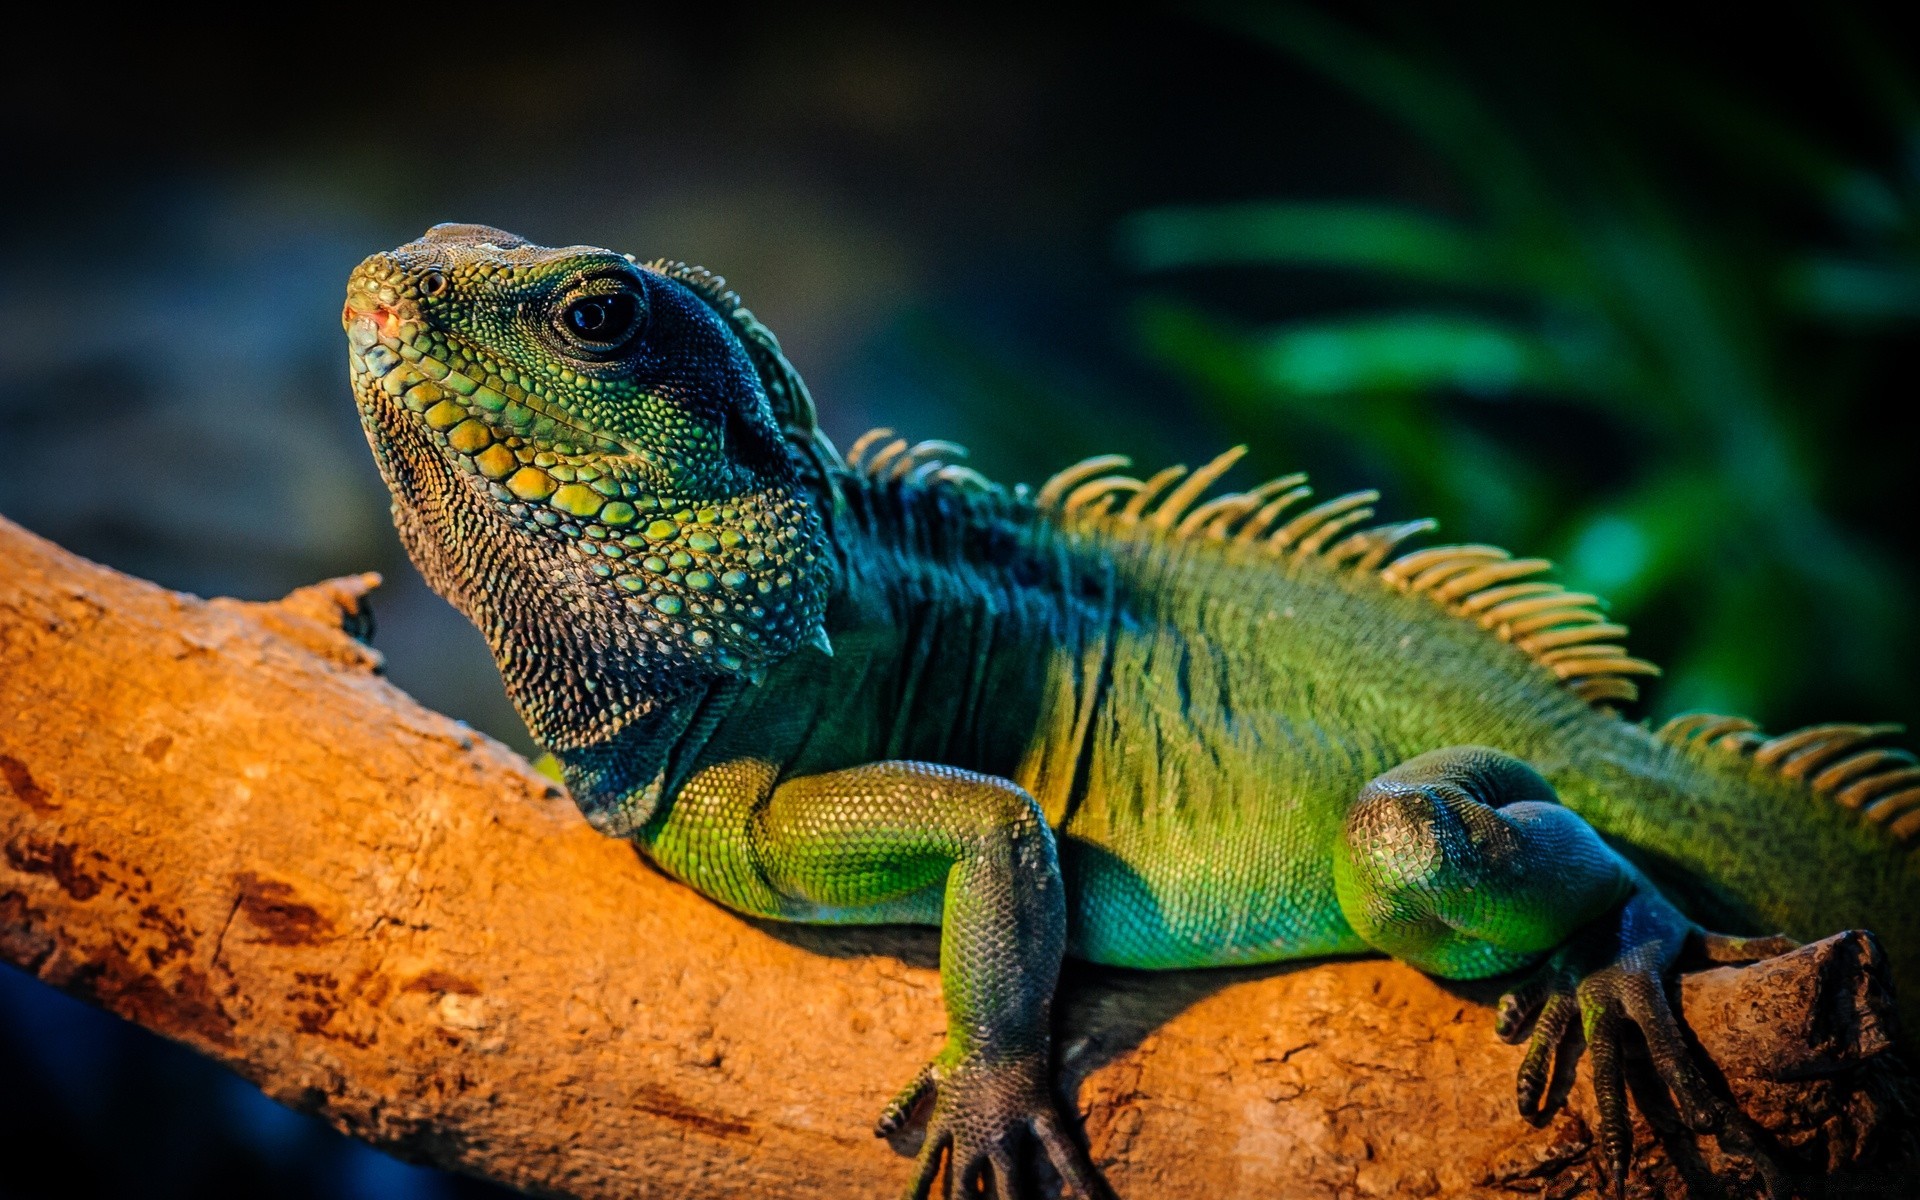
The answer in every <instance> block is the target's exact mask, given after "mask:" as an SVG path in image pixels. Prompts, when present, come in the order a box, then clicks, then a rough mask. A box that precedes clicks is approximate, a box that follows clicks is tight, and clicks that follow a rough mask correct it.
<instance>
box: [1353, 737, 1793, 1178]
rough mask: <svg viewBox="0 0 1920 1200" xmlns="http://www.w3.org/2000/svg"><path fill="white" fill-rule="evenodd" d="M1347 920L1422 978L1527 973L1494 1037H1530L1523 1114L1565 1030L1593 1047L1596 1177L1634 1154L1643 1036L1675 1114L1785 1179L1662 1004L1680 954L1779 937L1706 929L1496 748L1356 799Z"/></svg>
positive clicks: (1420, 765) (1381, 785) (1462, 751)
mask: <svg viewBox="0 0 1920 1200" xmlns="http://www.w3.org/2000/svg"><path fill="white" fill-rule="evenodd" d="M1334 882H1335V888H1336V891H1337V893H1338V896H1339V901H1340V907H1341V911H1342V912H1343V913H1344V914H1345V915H1346V918H1347V920H1348V922H1349V923H1351V924H1352V926H1353V927H1354V930H1355V931H1356V932H1358V933H1359V934H1360V936H1361V937H1362V938H1363V939H1365V940H1366V942H1367V943H1368V944H1369V945H1371V946H1373V947H1374V948H1375V949H1378V950H1383V951H1385V952H1387V953H1388V954H1391V955H1393V956H1394V957H1395V958H1399V959H1401V960H1403V961H1405V962H1407V963H1410V964H1411V965H1413V966H1416V967H1419V968H1420V969H1421V970H1423V971H1427V972H1429V973H1431V974H1435V975H1441V976H1444V977H1448V978H1453V979H1470V978H1480V977H1484V976H1488V975H1495V974H1499V973H1502V972H1505V971H1510V970H1517V969H1519V968H1522V967H1526V966H1529V965H1533V966H1536V967H1537V969H1536V970H1535V972H1534V973H1533V975H1532V976H1531V977H1530V978H1529V979H1528V980H1526V981H1525V982H1523V983H1522V984H1521V985H1520V986H1519V987H1517V988H1516V989H1515V990H1514V991H1513V992H1510V993H1509V994H1507V995H1506V996H1504V997H1502V999H1501V1001H1500V1008H1499V1013H1498V1018H1497V1022H1496V1025H1495V1030H1496V1032H1497V1033H1498V1034H1499V1035H1500V1036H1501V1037H1503V1038H1505V1039H1507V1040H1509V1041H1518V1040H1520V1038H1521V1037H1522V1036H1524V1035H1525V1034H1526V1032H1527V1030H1528V1028H1529V1027H1530V1028H1531V1031H1532V1036H1531V1038H1530V1039H1529V1045H1528V1048H1527V1054H1526V1057H1525V1059H1524V1060H1523V1061H1522V1063H1521V1066H1520V1073H1519V1080H1518V1087H1517V1093H1518V1100H1519V1107H1520V1111H1521V1113H1522V1114H1523V1115H1526V1116H1529V1117H1531V1116H1533V1115H1534V1114H1535V1112H1536V1110H1537V1106H1538V1104H1539V1101H1540V1096H1541V1092H1542V1090H1543V1089H1544V1087H1545V1085H1546V1082H1547V1079H1548V1077H1549V1074H1550V1071H1551V1066H1552V1060H1553V1058H1554V1057H1555V1055H1556V1054H1557V1053H1558V1052H1559V1051H1560V1049H1561V1044H1562V1042H1563V1041H1564V1039H1565V1037H1566V1035H1567V1033H1568V1032H1569V1031H1570V1029H1571V1027H1572V1025H1573V1023H1574V1021H1575V1019H1576V1018H1577V1019H1578V1020H1579V1022H1580V1025H1581V1028H1582V1030H1583V1032H1584V1033H1585V1036H1586V1043H1587V1046H1588V1048H1589V1050H1590V1052H1591V1063H1592V1076H1593V1090H1594V1099H1595V1102H1596V1105H1597V1107H1598V1109H1599V1114H1600V1130H1599V1134H1600V1136H1599V1151H1600V1156H1601V1160H1602V1169H1603V1170H1604V1171H1605V1172H1606V1174H1607V1175H1608V1177H1609V1179H1610V1182H1611V1183H1612V1190H1613V1191H1614V1192H1615V1194H1622V1193H1623V1191H1624V1188H1625V1183H1626V1172H1627V1167H1628V1164H1629V1161H1630V1159H1631V1153H1632V1136H1631V1133H1632V1130H1631V1125H1630V1124H1629V1121H1628V1117H1627V1093H1626V1088H1625V1086H1624V1079H1623V1075H1622V1069H1621V1049H1622V1045H1623V1042H1622V1038H1623V1036H1624V1035H1625V1034H1626V1033H1627V1032H1628V1031H1629V1030H1637V1031H1638V1032H1639V1034H1640V1035H1641V1037H1642V1038H1643V1039H1644V1041H1645V1043H1646V1047H1647V1050H1648V1053H1649V1057H1650V1058H1651V1059H1652V1061H1653V1065H1654V1068H1655V1071H1656V1072H1657V1074H1658V1075H1659V1076H1660V1079H1661V1081H1662V1082H1663V1083H1664V1084H1665V1085H1666V1087H1667V1089H1668V1090H1669V1091H1670V1092H1671V1093H1672V1094H1673V1098H1674V1101H1675V1104H1676V1107H1677V1109H1678V1111H1679V1112H1680V1114H1681V1116H1682V1119H1683V1120H1684V1121H1685V1122H1686V1124H1687V1125H1688V1127H1689V1128H1690V1129H1692V1130H1693V1131H1694V1132H1695V1133H1712V1134H1714V1135H1715V1137H1716V1138H1717V1139H1718V1140H1719V1142H1720V1144H1721V1146H1722V1148H1723V1149H1725V1150H1729V1151H1732V1152H1733V1153H1734V1154H1735V1155H1736V1156H1738V1157H1741V1158H1745V1159H1746V1160H1747V1161H1748V1162H1749V1163H1750V1164H1752V1166H1753V1168H1754V1170H1755V1173H1756V1174H1757V1175H1758V1176H1759V1177H1760V1181H1761V1183H1762V1185H1763V1187H1764V1188H1765V1189H1766V1191H1767V1192H1768V1194H1769V1195H1779V1194H1783V1191H1784V1187H1785V1185H1784V1182H1783V1180H1782V1177H1781V1176H1780V1174H1779V1171H1778V1168H1777V1167H1775V1166H1774V1165H1773V1163H1772V1162H1771V1161H1770V1160H1769V1159H1768V1158H1767V1156H1766V1155H1765V1154H1764V1153H1763V1152H1762V1151H1761V1150H1760V1149H1759V1147H1758V1144H1757V1140H1756V1137H1755V1135H1754V1131H1753V1130H1752V1128H1751V1127H1750V1126H1749V1124H1748V1123H1747V1121H1746V1119H1745V1117H1744V1116H1743V1115H1742V1114H1741V1113H1740V1112H1739V1111H1738V1110H1737V1109H1735V1108H1734V1107H1733V1106H1732V1105H1731V1104H1730V1103H1729V1102H1728V1101H1726V1100H1724V1099H1723V1098H1721V1097H1720V1096H1719V1095H1718V1094H1717V1093H1715V1092H1714V1090H1713V1089H1712V1088H1711V1087H1710V1086H1709V1084H1708V1082H1707V1079H1706V1077H1705V1075H1703V1073H1702V1072H1701V1071H1700V1069H1699V1067H1698V1066H1697V1065H1696V1064H1695V1062H1694V1060H1693V1057H1692V1052H1691V1049H1690V1048H1689V1046H1688V1045H1687V1044H1686V1040H1685V1037H1684V1035H1683V1034H1682V1032H1681V1029H1680V1025H1679V1022H1678V1020H1677V1019H1676V1018H1675V1016H1674V1014H1673V1011H1672V1009H1671V1007H1670V1006H1669V1004H1668V1002H1667V996H1666V986H1667V982H1668V978H1669V976H1670V974H1671V972H1672V970H1673V968H1674V965H1675V963H1676V962H1677V960H1678V959H1679V957H1680V953H1681V951H1682V950H1683V949H1684V948H1686V947H1687V946H1688V945H1689V944H1690V943H1691V944H1693V945H1695V946H1698V947H1699V948H1701V949H1703V950H1705V951H1706V952H1707V954H1708V955H1709V956H1710V957H1714V958H1721V959H1739V958H1751V957H1757V956H1761V955H1765V954H1768V953H1778V952H1780V951H1781V950H1784V949H1787V948H1790V946H1791V943H1788V942H1787V941H1786V940H1785V939H1780V938H1756V939H1737V938H1725V937H1721V936H1720V935H1717V934H1709V933H1706V932H1705V931H1703V930H1701V929H1700V928H1699V927H1698V926H1696V925H1694V924H1693V923H1692V922H1691V921H1689V920H1688V919H1687V918H1686V917H1685V916H1684V915H1683V914H1682V913H1681V912H1680V911H1679V910H1678V909H1676V908H1674V907H1673V905H1671V904H1670V903H1668V902H1667V900H1666V899H1665V898H1664V897H1662V896H1661V895H1660V893H1659V892H1658V891H1657V890H1656V889H1655V888H1654V887H1653V886H1652V885H1651V884H1650V883H1649V882H1648V881H1647V880H1646V879H1645V877H1643V876H1642V875H1641V874H1640V873H1639V872H1638V871H1637V870H1635V869H1634V867H1633V866H1632V865H1631V864H1629V863H1628V862H1626V860H1624V859H1622V858H1621V857H1620V856H1619V855H1617V854H1615V853H1614V851H1613V850H1612V849H1611V848H1610V847H1608V846H1607V845H1606V843H1604V842H1603V841H1601V840H1600V837H1599V835H1598V834H1596V833H1595V832H1594V831H1593V829H1592V828H1591V827H1590V826H1588V825H1587V823H1586V822H1585V821H1583V820H1581V819H1580V817H1579V816H1578V815H1576V814H1575V813H1574V812H1572V810H1570V809H1567V808H1563V807H1561V806H1560V804H1559V803H1557V801H1556V799H1555V797H1554V793H1553V789H1552V788H1551V787H1550V786H1549V785H1548V784H1547V782H1546V780H1544V779H1542V778H1541V777H1540V775H1539V774H1538V773H1537V772H1535V771H1534V770H1533V769H1532V768H1530V767H1528V766H1527V765H1526V764H1525V763H1522V762H1520V761H1519V760H1518V759H1515V758H1513V757H1512V756H1510V755H1507V754H1503V753H1501V752H1499V751H1496V750H1489V749H1486V748H1483V747H1477V746H1461V747H1451V748H1448V749H1445V750H1439V751H1434V752H1432V753H1429V754H1424V755H1421V756H1420V757H1418V758H1414V759H1409V760H1408V761H1407V762H1405V763H1402V764H1401V765H1400V766H1398V767H1396V768H1394V769H1393V770H1391V771H1388V772H1386V773H1385V774H1383V775H1380V776H1379V777H1377V778H1376V779H1374V780H1373V781H1372V782H1371V783H1369V784H1367V786H1366V787H1365V788H1364V789H1362V791H1361V793H1360V797H1359V799H1358V801H1357V802H1356V803H1355V805H1354V807H1353V808H1352V809H1351V810H1350V811H1349V813H1348V816H1347V819H1346V823H1345V825H1344V827H1343V829H1342V834H1341V838H1340V841H1339V843H1338V845H1337V848H1336V850H1335V858H1334Z"/></svg>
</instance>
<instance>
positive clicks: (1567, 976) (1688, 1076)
mask: <svg viewBox="0 0 1920 1200" xmlns="http://www.w3.org/2000/svg"><path fill="white" fill-rule="evenodd" d="M1690 941H1692V942H1695V943H1696V944H1698V945H1699V946H1700V947H1701V948H1702V949H1703V950H1704V951H1705V952H1706V954H1707V956H1708V957H1709V958H1712V959H1714V960H1715V961H1719V962H1735V961H1752V960H1754V959H1756V958H1763V957H1766V956H1768V955H1772V954H1778V953H1782V952H1784V951H1786V950H1789V949H1792V948H1793V947H1794V946H1795V945H1796V944H1797V943H1794V942H1793V941H1792V940H1791V939H1788V938H1785V937H1768V938H1736V937H1728V936H1725V935H1722V934H1713V933H1705V932H1703V931H1700V930H1698V929H1695V928H1693V927H1692V926H1691V925H1690V923H1688V922H1687V920H1686V919H1685V918H1684V917H1682V916H1681V915H1680V914H1679V912H1678V911H1676V910H1675V909H1673V908H1672V907H1671V906H1670V905H1668V904H1667V903H1666V902H1665V901H1664V900H1662V899H1660V898H1659V897H1658V896H1657V895H1654V894H1651V893H1648V892H1641V893H1639V894H1636V895H1635V896H1633V897H1631V898H1629V899H1628V900H1627V901H1626V902H1625V903H1624V904H1623V905H1621V907H1620V908H1618V909H1617V910H1615V912H1614V913H1613V914H1612V915H1611V916H1609V917H1606V918H1603V919H1602V920H1600V921H1598V922H1596V923H1595V924H1594V926H1592V927H1590V928H1589V929H1587V930H1585V931H1583V932H1582V933H1581V934H1580V935H1579V936H1577V937H1576V938H1574V939H1573V940H1572V941H1570V942H1569V943H1568V944H1567V945H1565V946H1563V947H1562V948H1561V949H1559V950H1557V951H1555V952H1554V953H1553V955H1552V956H1550V957H1549V958H1548V959H1547V961H1546V962H1545V963H1543V964H1542V965H1541V967H1540V968H1539V969H1538V970H1537V971H1536V972H1535V973H1534V974H1533V975H1532V976H1531V977H1529V978H1528V979H1527V980H1526V981H1525V982H1524V983H1522V984H1521V985H1520V986H1519V987H1518V988H1516V989H1514V990H1513V991H1512V992H1509V993H1508V994H1507V995H1505V996H1502V997H1501V998H1500V1005H1499V1008H1498V1010H1497V1014H1496V1017H1495V1025H1494V1029H1495V1032H1496V1033H1498V1034H1499V1035H1500V1036H1501V1037H1502V1038H1503V1039H1505V1040H1506V1041H1508V1042H1516V1041H1518V1040H1520V1038H1521V1036H1522V1035H1523V1033H1524V1032H1525V1030H1526V1028H1527V1026H1528V1024H1529V1022H1531V1027H1532V1033H1531V1036H1530V1038H1529V1039H1528V1045H1527V1053H1526V1057H1525V1058H1524V1059H1523V1060H1522V1061H1521V1064H1520V1072H1519V1081H1518V1087H1517V1093H1518V1099H1519V1106H1520V1112H1521V1114H1522V1115H1523V1116H1525V1117H1527V1118H1529V1119H1534V1118H1537V1117H1538V1115H1539V1113H1540V1099H1541V1095H1542V1093H1543V1092H1544V1090H1545V1087H1546V1083H1547V1080H1548V1078H1549V1076H1550V1068H1551V1066H1552V1064H1553V1060H1554V1058H1555V1056H1556V1055H1558V1054H1559V1053H1561V1051H1562V1048H1563V1043H1564V1042H1565V1041H1566V1036H1567V1033H1568V1031H1569V1030H1570V1029H1571V1028H1572V1026H1573V1019H1574V1017H1576V1016H1578V1017H1579V1018H1580V1025H1581V1029H1582V1031H1583V1033H1584V1034H1585V1036H1586V1043H1587V1050H1588V1053H1589V1055H1590V1057H1591V1062H1592V1071H1593V1094H1594V1102H1595V1106H1596V1107H1597V1109H1598V1110H1599V1118H1600V1120H1599V1124H1600V1128H1599V1145H1598V1151H1599V1155H1600V1165H1601V1170H1602V1173H1603V1175H1604V1177H1605V1181H1606V1186H1607V1190H1608V1191H1609V1193H1611V1194H1612V1195H1614V1196H1624V1195H1625V1194H1626V1184H1627V1172H1628V1168H1629V1166H1630V1165H1631V1163H1632V1159H1633V1127H1632V1123H1631V1120H1630V1118H1629V1116H1628V1113H1627V1089H1626V1083H1625V1077H1624V1073H1623V1070H1622V1050H1623V1048H1624V1047H1625V1045H1626V1044H1627V1040H1628V1036H1629V1035H1628V1031H1629V1030H1630V1029H1631V1030H1635V1031H1637V1032H1638V1033H1639V1035H1640V1037H1641V1039H1642V1040H1643V1041H1644V1042H1645V1044H1646V1048H1647V1053H1648V1056H1649V1058H1651V1060H1652V1062H1653V1068H1654V1072H1655V1074H1656V1075H1658V1076H1659V1079H1660V1082H1661V1083H1662V1084H1664V1085H1665V1087H1666V1089H1667V1091H1668V1092H1669V1093H1671V1095H1672V1097H1673V1102H1674V1108H1675V1110H1676V1111H1677V1112H1678V1113H1679V1115H1680V1119H1681V1121H1682V1122H1683V1123H1684V1124H1685V1125H1686V1127H1687V1129H1688V1130H1690V1131H1692V1132H1693V1133H1695V1134H1712V1135H1713V1137H1714V1138H1715V1140H1717V1141H1718V1142H1719V1143H1720V1146H1721V1149H1722V1150H1724V1151H1726V1152H1728V1153H1730V1154H1732V1155H1734V1156H1737V1157H1739V1158H1741V1159H1743V1160H1745V1161H1746V1162H1747V1163H1748V1165H1749V1166H1750V1167H1751V1168H1752V1170H1753V1172H1754V1174H1755V1175H1756V1176H1757V1177H1758V1182H1759V1183H1760V1185H1761V1188H1762V1189H1763V1191H1764V1193H1765V1194H1766V1195H1767V1196H1769V1197H1775V1198H1779V1197H1785V1196H1787V1195H1788V1194H1789V1190H1790V1189H1789V1186H1788V1184H1787V1181H1786V1178H1785V1176H1784V1175H1783V1174H1782V1173H1781V1171H1780V1169H1779V1167H1778V1166H1777V1165H1776V1164H1775V1163H1774V1162H1773V1160H1772V1159H1771V1158H1770V1157H1768V1155H1767V1153H1766V1152H1765V1150H1764V1149H1762V1147H1761V1143H1760V1134H1759V1132H1758V1131H1757V1130H1756V1129H1755V1128H1754V1126H1753V1124H1752V1123H1751V1122H1750V1121H1748V1120H1747V1118H1746V1116H1745V1115H1744V1114H1742V1113H1741V1112H1740V1111H1739V1109H1737V1108H1735V1107H1734V1106H1733V1104H1732V1103H1731V1102H1729V1101H1728V1100H1725V1099H1723V1098H1722V1097H1721V1096H1720V1095H1719V1094H1718V1093H1717V1092H1716V1091H1715V1090H1714V1089H1713V1087H1712V1085H1711V1084H1709V1083H1708V1081H1707V1077H1706V1075H1705V1074H1704V1073H1703V1072H1702V1071H1701V1070H1700V1068H1699V1066H1698V1064H1697V1063H1696V1062H1695V1060H1694V1057H1693V1050H1692V1049H1691V1047H1689V1046H1688V1044H1687V1041H1686V1037H1685V1035H1684V1034H1683V1033H1682V1031H1681V1028H1680V1022H1679V1020H1678V1019H1677V1018H1675V1016H1674V1014H1673V1008H1672V1006H1671V1005H1670V1004H1669V1003H1668V1001H1667V990H1666V985H1667V975H1668V972H1669V970H1670V969H1671V967H1672V965H1673V963H1674V962H1675V961H1676V960H1677V959H1678V958H1679V956H1680V952H1681V950H1682V949H1683V948H1684V947H1685V946H1686V945H1687V944H1688V943H1689V942H1690Z"/></svg>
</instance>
